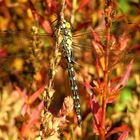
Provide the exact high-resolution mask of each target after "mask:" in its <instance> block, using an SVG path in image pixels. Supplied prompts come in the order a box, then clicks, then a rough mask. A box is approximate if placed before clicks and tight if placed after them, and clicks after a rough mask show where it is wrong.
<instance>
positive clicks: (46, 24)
mask: <svg viewBox="0 0 140 140" xmlns="http://www.w3.org/2000/svg"><path fill="white" fill-rule="evenodd" d="M29 4H30V9H31V11H32V14H33V17H34V19H35V20H36V22H37V23H38V24H39V25H40V26H41V27H42V28H43V29H44V30H45V31H46V32H47V33H50V34H52V28H51V25H50V23H49V21H48V20H45V19H44V17H43V16H41V15H40V14H39V13H38V12H37V10H36V9H35V8H34V5H33V4H32V2H31V1H29Z"/></svg>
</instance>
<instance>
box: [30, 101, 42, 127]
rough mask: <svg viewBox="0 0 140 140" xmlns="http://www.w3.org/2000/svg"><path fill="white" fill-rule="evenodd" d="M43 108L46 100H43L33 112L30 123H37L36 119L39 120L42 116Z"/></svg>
mask: <svg viewBox="0 0 140 140" xmlns="http://www.w3.org/2000/svg"><path fill="white" fill-rule="evenodd" d="M43 108H44V102H43V101H42V102H41V103H40V104H39V105H38V107H37V109H36V110H35V111H34V112H32V114H31V115H30V121H29V125H33V124H35V123H36V121H38V120H39V118H40V113H41V111H42V109H43Z"/></svg>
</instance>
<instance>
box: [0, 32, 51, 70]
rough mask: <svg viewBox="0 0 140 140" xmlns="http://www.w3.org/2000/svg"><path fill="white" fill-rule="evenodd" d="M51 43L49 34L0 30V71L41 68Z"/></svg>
mask: <svg viewBox="0 0 140 140" xmlns="http://www.w3.org/2000/svg"><path fill="white" fill-rule="evenodd" d="M52 44H53V38H52V35H50V34H32V33H30V32H23V31H0V71H1V72H8V73H18V72H21V71H29V72H33V71H37V70H39V69H41V68H42V67H43V66H44V65H42V64H43V62H44V61H45V60H46V59H47V56H48V51H47V49H48V48H49V47H50V46H52Z"/></svg>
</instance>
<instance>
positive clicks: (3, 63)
mask: <svg viewBox="0 0 140 140" xmlns="http://www.w3.org/2000/svg"><path fill="white" fill-rule="evenodd" d="M32 4H33V7H32V6H31V5H30V3H29V1H28V0H0V139H1V140H17V139H19V138H23V137H24V138H25V139H35V138H36V136H37V135H38V134H39V121H36V122H35V125H34V129H33V130H32V131H30V132H29V131H28V132H25V130H26V127H27V125H25V124H29V122H30V119H29V118H30V115H31V114H32V113H33V111H34V110H36V109H37V107H38V105H39V103H40V102H41V100H42V98H41V97H40V96H41V95H39V96H38V97H37V98H36V100H35V101H33V102H32V104H30V106H28V107H27V106H26V107H27V108H28V109H27V110H28V111H27V112H28V113H27V114H26V115H24V117H23V116H22V115H21V114H22V113H23V112H24V111H25V110H26V109H25V108H24V107H25V106H24V105H25V104H26V101H27V98H29V97H31V96H32V95H33V94H34V93H35V92H36V91H37V90H38V89H40V87H41V86H42V85H44V84H46V83H48V73H49V68H50V65H49V64H50V60H51V56H52V54H53V52H54V49H55V39H54V37H53V33H52V31H51V29H52V27H53V26H54V24H55V23H54V22H53V21H55V20H56V19H59V18H60V17H59V15H60V11H61V8H62V1H60V0H53V1H51V0H45V1H44V0H32ZM66 5H67V6H66V8H65V10H64V16H65V19H66V20H67V21H69V22H70V23H71V26H72V33H73V47H74V56H75V61H76V64H74V67H75V71H76V78H77V84H78V88H79V94H80V102H81V110H82V116H83V124H84V127H83V128H82V130H79V128H78V126H77V124H76V116H75V114H74V112H72V113H70V114H69V115H68V116H67V118H68V121H69V125H66V124H65V125H64V126H63V127H64V128H63V130H62V132H61V133H62V137H61V138H62V139H69V140H70V139H77V140H80V139H82V140H84V139H88V140H90V139H98V138H97V136H96V135H95V134H94V130H93V126H92V120H93V116H92V112H91V111H90V103H89V94H88V92H87V90H86V88H85V81H88V82H89V83H90V84H91V85H93V80H94V79H96V78H97V73H96V70H95V63H94V60H95V56H94V53H93V48H92V45H91V40H92V37H91V35H90V34H89V29H90V28H92V29H94V30H95V31H96V32H97V36H98V37H99V38H100V40H101V42H102V43H104V41H105V38H106V36H105V33H106V30H105V15H104V8H105V1H102V0H87V1H86V0H80V1H76V0H73V1H72V0H66ZM112 7H113V8H114V9H113V10H112V11H113V12H112V19H111V20H112V25H111V33H112V34H113V37H114V38H115V39H116V40H119V42H120V44H119V45H120V46H122V48H119V49H120V50H121V49H123V46H127V47H126V48H127V49H125V50H124V51H120V50H119V49H118V48H116V49H114V50H112V53H111V55H110V62H109V66H110V68H113V69H114V68H115V70H114V71H113V73H112V75H111V78H112V77H116V78H117V76H120V75H123V73H124V71H125V70H126V67H127V65H128V64H129V63H130V61H131V60H132V59H133V60H134V62H133V66H132V71H131V75H130V77H129V80H128V83H127V85H126V86H125V88H122V89H121V91H120V93H119V97H117V102H116V103H115V104H111V105H109V106H108V107H107V116H106V121H107V122H109V121H110V120H112V122H113V125H112V126H113V127H117V126H119V125H120V124H123V123H125V124H127V125H128V126H129V127H130V129H131V132H130V135H128V137H127V139H128V140H139V139H140V117H139V114H140V102H139V100H140V98H139V97H140V57H139V54H140V32H139V31H140V30H139V29H140V1H138V0H118V1H117V0H116V1H114V5H113V6H112ZM34 8H35V9H36V10H35V13H33V10H34ZM35 15H37V16H35ZM36 17H37V18H36ZM119 51H120V52H121V53H120V52H119ZM66 70H67V68H66V62H64V60H63V58H62V60H61V61H60V64H59V65H58V68H57V73H56V75H55V79H54V85H53V86H54V90H55V93H54V97H53V100H52V102H51V105H50V108H49V109H50V111H51V112H52V113H53V114H55V115H56V114H57V113H58V112H59V110H60V108H61V107H62V105H63V102H64V98H65V97H66V96H71V87H70V84H69V77H68V74H67V71H66ZM100 78H101V79H103V77H102V74H100ZM93 86H94V85H93ZM29 114H30V115H29ZM39 115H40V114H39ZM38 119H39V116H38ZM25 126H26V127H25ZM28 128H30V127H28ZM27 130H29V129H27ZM69 132H70V133H69ZM117 136H118V134H114V135H113V136H112V138H110V139H112V140H113V139H114V140H115V139H117Z"/></svg>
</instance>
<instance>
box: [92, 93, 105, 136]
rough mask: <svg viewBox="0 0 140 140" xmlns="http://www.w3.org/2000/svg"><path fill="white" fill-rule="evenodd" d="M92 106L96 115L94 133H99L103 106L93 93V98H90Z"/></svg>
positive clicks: (94, 115)
mask: <svg viewBox="0 0 140 140" xmlns="http://www.w3.org/2000/svg"><path fill="white" fill-rule="evenodd" d="M90 106H91V111H92V113H93V117H94V122H93V130H94V133H96V134H99V129H100V127H101V121H102V108H101V107H100V106H99V103H98V101H97V98H96V96H95V95H93V98H92V99H91V100H90Z"/></svg>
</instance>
